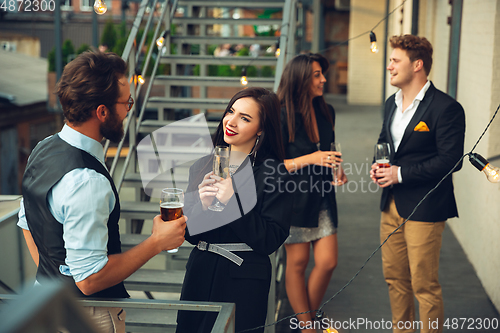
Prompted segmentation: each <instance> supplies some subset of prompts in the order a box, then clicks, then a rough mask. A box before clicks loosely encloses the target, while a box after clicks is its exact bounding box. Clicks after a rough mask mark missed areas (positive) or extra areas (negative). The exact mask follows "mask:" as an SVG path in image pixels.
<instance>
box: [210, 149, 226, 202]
mask: <svg viewBox="0 0 500 333" xmlns="http://www.w3.org/2000/svg"><path fill="white" fill-rule="evenodd" d="M229 152H230V148H229V147H226V146H217V147H215V150H214V161H213V171H214V175H216V176H219V177H221V178H224V179H226V178H227V177H228V176H229ZM215 200H216V202H215V204H213V205H211V206H209V207H208V209H210V210H211V211H214V212H222V211H223V210H224V206H223V205H221V203H220V201H219V200H218V199H217V198H215Z"/></svg>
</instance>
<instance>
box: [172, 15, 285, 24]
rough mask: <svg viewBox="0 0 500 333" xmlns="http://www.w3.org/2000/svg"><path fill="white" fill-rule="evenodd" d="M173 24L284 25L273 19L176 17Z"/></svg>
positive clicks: (280, 21) (280, 20) (279, 20)
mask: <svg viewBox="0 0 500 333" xmlns="http://www.w3.org/2000/svg"><path fill="white" fill-rule="evenodd" d="M173 23H181V24H192V25H197V24H207V25H213V24H230V25H274V24H279V25H281V24H282V23H283V20H282V19H273V18H239V19H233V18H213V17H174V19H173Z"/></svg>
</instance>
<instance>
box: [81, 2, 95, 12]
mask: <svg viewBox="0 0 500 333" xmlns="http://www.w3.org/2000/svg"><path fill="white" fill-rule="evenodd" d="M93 6H94V3H93V2H92V0H80V10H81V11H82V12H89V11H91V10H93Z"/></svg>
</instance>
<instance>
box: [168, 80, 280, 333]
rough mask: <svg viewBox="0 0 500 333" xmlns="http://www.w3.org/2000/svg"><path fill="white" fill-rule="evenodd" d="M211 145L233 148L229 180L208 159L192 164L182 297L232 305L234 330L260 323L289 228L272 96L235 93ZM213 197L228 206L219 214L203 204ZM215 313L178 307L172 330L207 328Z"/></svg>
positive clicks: (275, 102)
mask: <svg viewBox="0 0 500 333" xmlns="http://www.w3.org/2000/svg"><path fill="white" fill-rule="evenodd" d="M213 144H214V146H219V145H228V146H230V147H231V155H230V165H229V170H230V173H231V177H228V178H227V179H222V178H220V177H217V176H215V175H214V174H213V172H212V171H211V170H212V161H213V156H206V157H204V158H202V159H200V160H198V161H197V162H195V164H193V166H192V167H191V168H190V171H189V186H188V190H187V192H186V199H185V206H184V214H185V215H187V217H188V219H189V220H188V223H187V229H186V240H187V241H189V242H190V243H191V244H193V245H195V246H196V247H195V248H194V249H193V251H192V252H191V255H190V256H189V260H188V263H187V265H186V276H185V279H184V284H183V287H182V292H181V300H189V301H211V302H230V303H236V315H235V321H236V331H241V330H244V329H248V328H253V327H256V326H260V325H264V323H265V320H266V313H267V299H268V293H269V286H270V282H271V262H270V260H269V257H268V256H269V254H271V253H273V252H274V251H276V250H277V249H278V248H279V247H280V245H281V244H283V242H284V241H285V239H286V238H287V237H288V232H289V227H290V225H289V220H290V214H289V205H290V196H289V195H288V194H287V193H285V192H284V191H280V190H279V186H280V183H283V182H284V181H286V179H287V177H288V172H287V170H286V169H285V168H284V165H283V158H284V152H283V144H282V137H281V131H280V119H279V101H278V98H277V96H276V94H274V93H273V92H270V91H268V90H266V89H263V88H247V89H245V90H242V91H240V92H238V93H237V94H236V95H234V96H233V98H232V99H231V101H230V102H229V105H228V106H227V108H226V111H225V112H224V115H223V118H222V121H221V123H220V124H219V127H218V128H217V131H216V133H215V136H214V140H213ZM254 179H255V180H254ZM235 191H236V193H235ZM215 198H217V200H219V201H220V202H221V203H222V204H223V205H225V208H224V210H223V211H222V212H214V211H211V210H209V209H208V207H209V206H210V205H212V204H213V203H215V200H214V199H215ZM214 225H216V226H218V227H216V228H215V229H214V228H213V226H214ZM210 229H212V230H210ZM221 248H223V250H221ZM234 248H236V250H233V249H234ZM224 249H226V250H229V251H230V252H231V253H229V254H228V253H227V252H228V251H225V250H224ZM214 250H215V251H217V253H216V252H214ZM221 253H222V254H221ZM234 255H236V256H237V257H236V258H235V256H234ZM216 316H217V313H214V312H196V311H179V313H178V316H177V323H178V324H177V332H182V333H184V332H185V333H187V332H189V333H193V332H200V333H206V332H210V331H211V329H212V326H213V324H214V322H215V318H216ZM263 331H264V330H263V329H260V330H255V331H253V332H263Z"/></svg>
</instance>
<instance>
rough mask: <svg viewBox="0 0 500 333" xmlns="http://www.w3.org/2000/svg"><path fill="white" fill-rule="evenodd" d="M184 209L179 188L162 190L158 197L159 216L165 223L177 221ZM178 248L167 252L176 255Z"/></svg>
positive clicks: (181, 192)
mask: <svg viewBox="0 0 500 333" xmlns="http://www.w3.org/2000/svg"><path fill="white" fill-rule="evenodd" d="M182 208H184V191H183V190H181V189H180V188H164V189H163V190H162V191H161V195H160V214H161V219H162V220H163V221H165V222H168V221H173V220H177V219H178V218H180V217H182V215H183V214H182ZM177 251H179V249H178V248H176V249H172V250H168V251H167V252H168V253H176V252H177Z"/></svg>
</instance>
